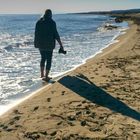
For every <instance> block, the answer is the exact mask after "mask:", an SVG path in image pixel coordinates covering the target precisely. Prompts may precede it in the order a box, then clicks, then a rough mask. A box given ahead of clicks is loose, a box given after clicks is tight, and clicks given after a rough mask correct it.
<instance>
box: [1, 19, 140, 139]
mask: <svg viewBox="0 0 140 140" xmlns="http://www.w3.org/2000/svg"><path fill="white" fill-rule="evenodd" d="M117 39H118V40H120V41H119V42H118V43H115V44H113V45H111V46H109V47H108V48H106V49H104V50H103V53H100V54H98V55H96V57H94V58H91V59H89V60H88V61H87V62H86V63H85V64H83V65H81V66H80V67H78V68H77V69H75V70H73V71H71V72H70V73H68V74H66V75H65V76H63V77H62V78H61V79H60V80H58V81H57V82H55V83H54V84H52V85H51V86H49V87H47V86H46V88H44V89H43V90H41V91H40V92H38V93H37V94H35V95H34V96H32V97H30V98H29V99H27V100H25V101H24V102H23V103H21V104H19V105H18V106H16V107H14V108H13V109H12V110H10V111H9V112H7V113H6V114H4V115H3V116H2V117H1V118H0V140H30V139H31V140H92V139H93V140H95V139H97V140H98V139H99V140H100V139H111V140H112V139H113V140H114V139H116V140H118V139H120V140H123V139H124V140H140V30H139V25H136V24H133V23H132V22H131V24H130V29H129V30H127V33H126V34H124V35H121V36H120V37H118V38H117Z"/></svg>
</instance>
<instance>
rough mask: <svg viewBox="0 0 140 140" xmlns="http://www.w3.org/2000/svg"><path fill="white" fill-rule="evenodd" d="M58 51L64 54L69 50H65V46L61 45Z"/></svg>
mask: <svg viewBox="0 0 140 140" xmlns="http://www.w3.org/2000/svg"><path fill="white" fill-rule="evenodd" d="M58 52H59V53H62V54H66V53H67V51H64V48H63V46H60V49H59V51H58Z"/></svg>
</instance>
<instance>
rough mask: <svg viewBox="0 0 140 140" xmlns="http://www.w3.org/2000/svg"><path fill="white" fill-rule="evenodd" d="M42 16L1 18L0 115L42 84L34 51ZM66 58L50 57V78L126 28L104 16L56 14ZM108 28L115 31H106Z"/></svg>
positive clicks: (106, 42) (109, 42)
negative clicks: (35, 33)
mask: <svg viewBox="0 0 140 140" xmlns="http://www.w3.org/2000/svg"><path fill="white" fill-rule="evenodd" d="M40 17H41V15H0V58H1V59H0V114H2V113H3V112H5V111H6V110H7V109H8V108H9V106H12V104H14V103H16V102H18V100H20V99H22V98H24V97H26V96H27V95H29V94H30V93H31V92H32V89H33V87H36V89H37V86H36V85H38V84H39V83H41V82H42V81H41V79H40V54H39V51H38V49H36V48H34V43H33V41H34V30H35V24H36V22H37V20H38V19H39V18H40ZM53 19H54V20H55V21H56V23H57V28H58V32H59V34H60V36H61V40H62V42H63V46H64V48H65V50H66V51H67V54H66V55H63V54H58V49H59V45H58V43H57V44H56V48H55V50H54V53H53V63H52V68H51V72H50V75H51V76H53V77H56V76H58V75H61V74H63V73H65V72H67V71H69V70H72V69H74V68H76V67H77V66H79V65H81V64H83V63H85V61H86V60H87V59H89V58H91V57H93V56H95V55H96V54H97V53H100V52H101V51H102V49H104V48H105V47H107V46H109V44H112V43H114V42H115V38H116V37H117V36H119V35H120V34H122V33H124V31H125V29H127V28H128V23H127V22H122V23H115V22H114V18H112V17H109V16H106V15H88V14H56V15H53ZM106 24H111V25H115V26H118V28H117V29H113V30H106V29H105V28H104V26H105V25H106Z"/></svg>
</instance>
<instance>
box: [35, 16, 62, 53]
mask: <svg viewBox="0 0 140 140" xmlns="http://www.w3.org/2000/svg"><path fill="white" fill-rule="evenodd" d="M57 39H60V37H59V34H58V32H57V28H56V23H55V21H54V20H53V19H52V18H41V19H40V20H38V21H37V23H36V27H35V37H34V46H35V48H39V49H42V50H48V51H52V50H53V49H54V48H55V40H57Z"/></svg>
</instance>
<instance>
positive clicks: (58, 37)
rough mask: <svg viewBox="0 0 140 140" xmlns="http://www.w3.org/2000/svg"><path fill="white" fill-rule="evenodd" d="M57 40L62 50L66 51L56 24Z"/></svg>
mask: <svg viewBox="0 0 140 140" xmlns="http://www.w3.org/2000/svg"><path fill="white" fill-rule="evenodd" d="M55 39H56V40H57V42H58V43H59V45H60V48H61V49H63V50H64V48H63V45H62V42H61V39H60V36H59V33H58V31H57V27H56V23H55Z"/></svg>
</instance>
